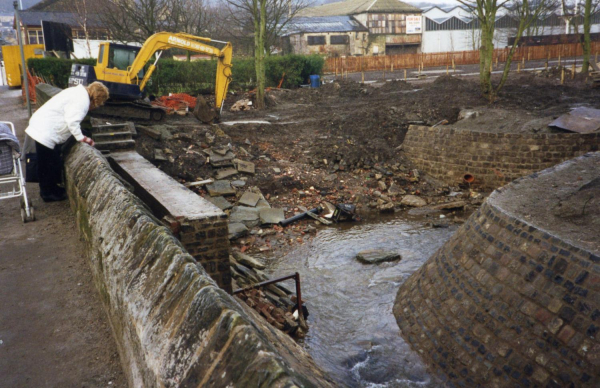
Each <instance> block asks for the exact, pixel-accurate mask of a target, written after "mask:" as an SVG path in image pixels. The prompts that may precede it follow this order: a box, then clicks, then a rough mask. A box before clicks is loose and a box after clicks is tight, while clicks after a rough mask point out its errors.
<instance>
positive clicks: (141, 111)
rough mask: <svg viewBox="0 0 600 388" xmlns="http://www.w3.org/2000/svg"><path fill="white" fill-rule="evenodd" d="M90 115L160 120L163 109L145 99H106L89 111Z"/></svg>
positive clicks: (163, 112)
mask: <svg viewBox="0 0 600 388" xmlns="http://www.w3.org/2000/svg"><path fill="white" fill-rule="evenodd" d="M90 114H91V116H92V117H118V118H122V119H126V120H148V121H161V120H163V119H164V118H165V111H164V110H162V109H160V108H157V107H155V106H152V105H150V104H148V103H147V102H145V101H119V102H116V101H107V102H106V104H104V106H101V107H100V108H97V109H94V110H93V111H91V112H90Z"/></svg>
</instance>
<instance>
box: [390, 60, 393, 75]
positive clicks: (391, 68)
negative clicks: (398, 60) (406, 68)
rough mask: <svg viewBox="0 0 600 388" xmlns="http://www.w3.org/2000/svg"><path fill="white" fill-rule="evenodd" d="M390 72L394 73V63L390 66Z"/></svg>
mask: <svg viewBox="0 0 600 388" xmlns="http://www.w3.org/2000/svg"><path fill="white" fill-rule="evenodd" d="M390 71H391V72H392V73H393V72H394V62H392V65H391V66H390Z"/></svg>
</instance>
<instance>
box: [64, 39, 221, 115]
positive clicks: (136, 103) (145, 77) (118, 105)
mask: <svg viewBox="0 0 600 388" xmlns="http://www.w3.org/2000/svg"><path fill="white" fill-rule="evenodd" d="M210 42H215V43H220V44H224V47H223V48H220V49H219V48H216V47H213V46H210V45H208V44H207V43H210ZM170 48H179V49H184V50H187V51H193V52H196V53H200V54H205V55H210V56H211V57H216V58H217V60H218V63H217V77H216V81H215V105H214V107H213V108H214V110H215V112H216V114H217V117H218V115H220V113H221V110H222V108H223V103H224V101H225V96H226V94H227V89H228V87H229V83H230V82H231V58H232V55H233V49H232V48H231V43H229V42H221V41H218V40H212V39H209V38H201V37H198V36H194V35H189V34H184V33H170V32H159V33H156V34H154V35H152V36H151V37H149V38H148V39H147V40H146V42H145V43H144V44H143V45H142V47H137V46H129V45H123V44H116V43H110V42H104V43H101V44H100V48H99V51H98V60H97V62H96V66H89V65H78V64H74V65H72V67H71V75H70V77H69V86H76V85H84V86H85V85H88V84H90V83H92V82H94V81H100V82H102V83H103V84H105V85H106V86H107V87H108V90H109V92H110V99H109V101H108V102H107V103H106V104H105V106H103V107H101V108H99V109H97V110H95V111H93V112H92V113H93V114H95V115H106V116H116V117H127V118H136V119H146V120H156V121H159V120H162V118H163V117H164V114H165V112H164V111H163V110H162V109H160V108H157V107H154V106H152V105H150V104H149V103H148V102H146V101H144V100H142V98H143V96H144V88H145V86H146V85H147V83H148V81H149V80H150V77H151V76H152V73H153V72H154V70H155V69H156V63H157V62H158V60H159V58H160V56H161V55H162V53H163V51H164V50H167V49H170ZM153 55H155V60H154V63H152V64H150V65H149V66H148V67H147V68H146V69H145V67H146V64H147V63H148V62H149V61H150V60H151V59H152V56H153Z"/></svg>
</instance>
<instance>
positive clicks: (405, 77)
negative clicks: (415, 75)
mask: <svg viewBox="0 0 600 388" xmlns="http://www.w3.org/2000/svg"><path fill="white" fill-rule="evenodd" d="M404 81H406V69H404Z"/></svg>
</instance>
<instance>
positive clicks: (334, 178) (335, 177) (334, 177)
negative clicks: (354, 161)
mask: <svg viewBox="0 0 600 388" xmlns="http://www.w3.org/2000/svg"><path fill="white" fill-rule="evenodd" d="M323 179H325V180H326V181H327V182H331V181H334V180H336V179H337V174H329V175H327V176H326V177H325V178H323Z"/></svg>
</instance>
